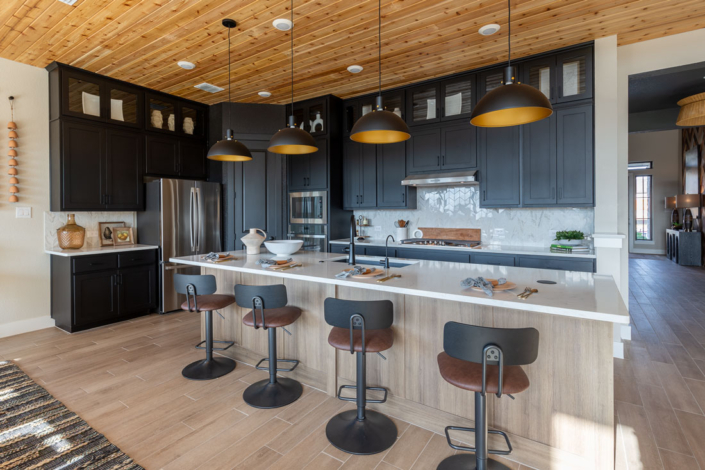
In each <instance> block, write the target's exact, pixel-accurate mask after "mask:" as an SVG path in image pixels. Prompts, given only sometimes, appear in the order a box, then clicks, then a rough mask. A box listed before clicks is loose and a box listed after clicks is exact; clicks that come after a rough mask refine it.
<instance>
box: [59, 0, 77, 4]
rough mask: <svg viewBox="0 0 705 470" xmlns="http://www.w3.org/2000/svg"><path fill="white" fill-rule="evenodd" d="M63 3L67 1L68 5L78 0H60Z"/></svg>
mask: <svg viewBox="0 0 705 470" xmlns="http://www.w3.org/2000/svg"><path fill="white" fill-rule="evenodd" d="M59 1H60V2H61V3H65V4H67V5H73V4H74V3H76V2H77V1H78V0H59Z"/></svg>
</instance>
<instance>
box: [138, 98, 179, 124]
mask: <svg viewBox="0 0 705 470" xmlns="http://www.w3.org/2000/svg"><path fill="white" fill-rule="evenodd" d="M146 111H147V115H146V116H145V119H146V125H145V128H146V129H147V130H148V131H160V132H164V133H176V123H177V116H176V101H172V100H170V99H168V98H163V97H161V96H155V95H150V94H147V106H146Z"/></svg>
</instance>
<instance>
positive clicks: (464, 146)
mask: <svg viewBox="0 0 705 470" xmlns="http://www.w3.org/2000/svg"><path fill="white" fill-rule="evenodd" d="M441 168H443V169H444V170H468V169H475V168H477V128H476V127H474V126H468V125H467V124H466V123H463V124H461V125H457V126H452V127H448V126H446V127H442V128H441Z"/></svg>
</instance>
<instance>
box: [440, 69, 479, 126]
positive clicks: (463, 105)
mask: <svg viewBox="0 0 705 470" xmlns="http://www.w3.org/2000/svg"><path fill="white" fill-rule="evenodd" d="M474 92H475V76H474V75H472V76H469V77H460V78H454V79H452V80H446V81H444V82H443V83H442V84H441V106H442V117H441V119H443V120H444V121H447V120H451V119H460V118H467V117H469V116H470V114H472V107H473V104H474V100H473V98H474V96H473V95H474Z"/></svg>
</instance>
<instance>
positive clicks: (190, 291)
mask: <svg viewBox="0 0 705 470" xmlns="http://www.w3.org/2000/svg"><path fill="white" fill-rule="evenodd" d="M174 288H175V289H176V292H178V293H179V294H186V301H185V302H184V303H183V304H181V308H182V309H183V310H188V311H189V312H199V313H200V312H205V314H206V315H205V319H206V324H205V327H206V339H205V340H204V341H201V342H200V343H198V344H197V345H196V349H205V350H206V358H205V359H203V360H201V361H196V362H193V363H191V364H189V365H187V366H186V367H184V370H182V371H181V374H182V375H183V376H184V377H186V378H187V379H191V380H211V379H217V378H218V377H222V376H224V375H225V374H228V373H230V372H232V370H233V369H235V361H233V360H232V359H229V358H227V357H213V351H225V350H226V349H228V348H229V347H231V346H232V345H233V344H234V343H233V342H232V341H214V340H213V311H214V310H220V309H222V308H225V307H227V306H228V305H232V304H234V303H235V297H233V296H232V295H224V294H216V293H215V291H216V290H217V287H216V283H215V276H212V275H197V274H196V275H192V274H174ZM204 343H205V346H203V344H204ZM213 343H218V344H226V345H227V346H225V347H223V348H214V347H213Z"/></svg>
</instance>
